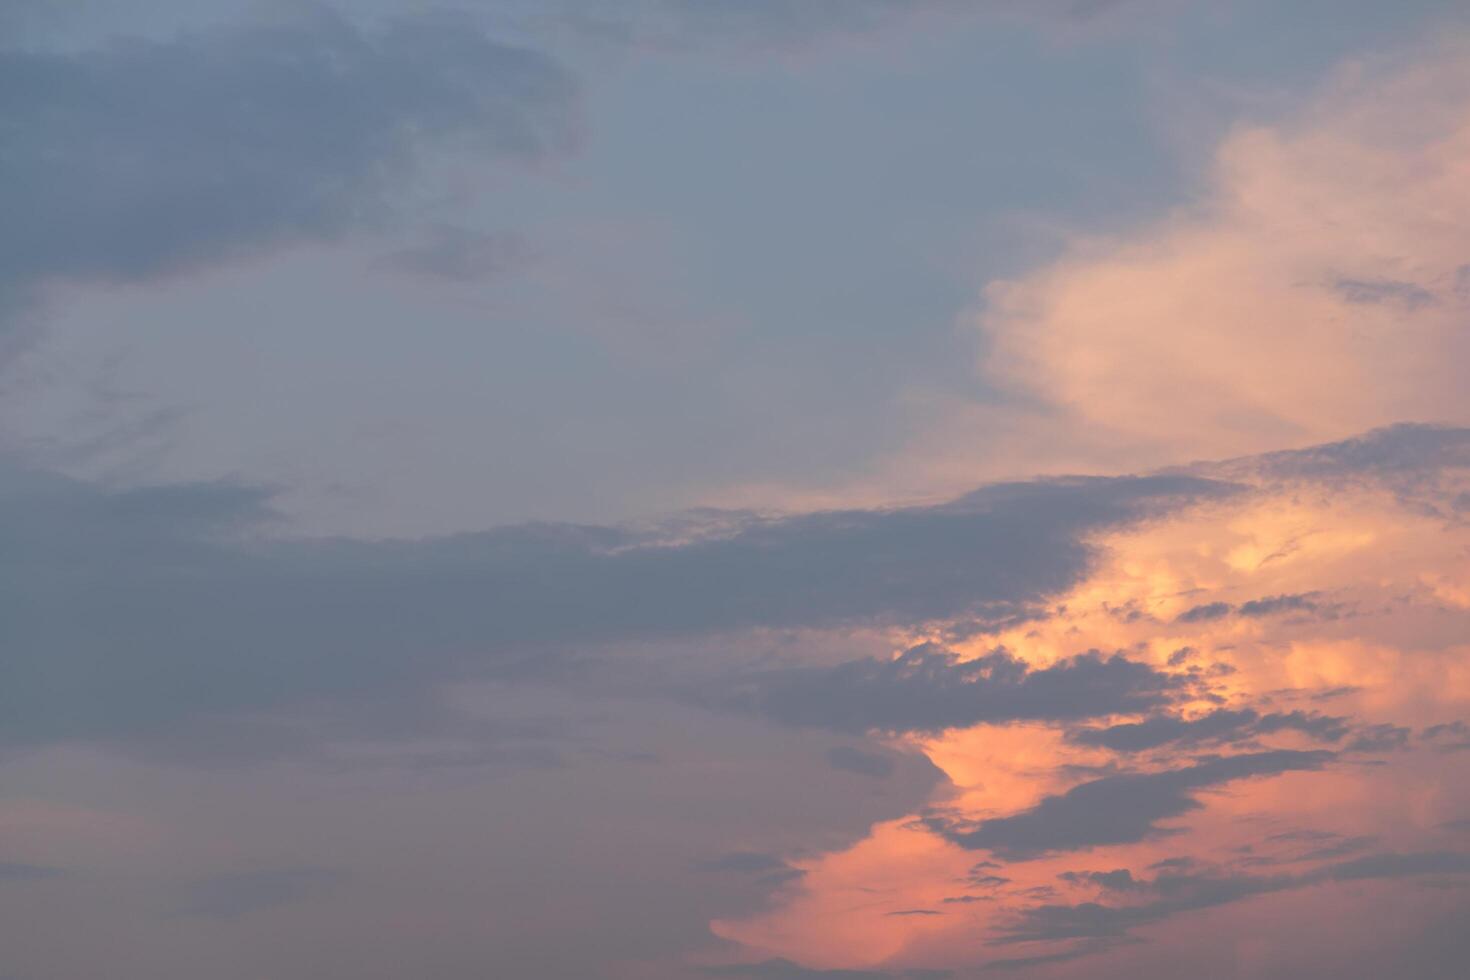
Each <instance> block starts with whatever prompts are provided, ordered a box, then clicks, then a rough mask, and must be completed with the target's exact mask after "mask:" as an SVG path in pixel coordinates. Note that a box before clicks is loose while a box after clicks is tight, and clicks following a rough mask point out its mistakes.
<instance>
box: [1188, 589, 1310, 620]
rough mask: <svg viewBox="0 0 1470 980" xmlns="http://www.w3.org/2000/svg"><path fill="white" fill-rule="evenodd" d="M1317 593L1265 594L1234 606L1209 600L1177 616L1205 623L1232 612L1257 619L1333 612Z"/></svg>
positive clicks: (1222, 617)
mask: <svg viewBox="0 0 1470 980" xmlns="http://www.w3.org/2000/svg"><path fill="white" fill-rule="evenodd" d="M1315 596H1316V593H1308V592H1302V593H1296V594H1292V595H1273V596H1265V597H1263V598H1260V599H1252V600H1250V601H1249V602H1242V603H1241V604H1240V605H1239V606H1233V605H1231V604H1230V603H1228V602H1209V603H1205V604H1203V605H1199V606H1192V607H1190V608H1189V609H1186V610H1185V611H1184V612H1182V613H1180V614H1179V615H1178V616H1177V617H1175V620H1174V621H1175V622H1178V623H1205V622H1210V621H1211V620H1216V619H1224V618H1225V617H1226V616H1229V615H1231V614H1232V613H1233V614H1235V615H1238V616H1245V617H1247V618H1248V619H1255V618H1259V617H1261V616H1274V615H1277V614H1278V613H1286V612H1305V613H1317V612H1326V613H1329V614H1330V613H1332V611H1333V610H1332V609H1330V608H1329V607H1324V606H1323V605H1322V604H1321V603H1319V602H1318V601H1317V600H1316V598H1315Z"/></svg>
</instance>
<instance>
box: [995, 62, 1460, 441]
mask: <svg viewBox="0 0 1470 980" xmlns="http://www.w3.org/2000/svg"><path fill="white" fill-rule="evenodd" d="M1466 51H1467V41H1466V39H1465V38H1464V37H1463V36H1455V35H1449V36H1444V37H1441V38H1440V39H1438V40H1436V41H1435V42H1434V43H1432V44H1429V45H1424V46H1420V47H1417V48H1406V49H1404V50H1401V51H1397V52H1393V53H1392V54H1381V55H1379V56H1376V57H1373V58H1364V59H1359V60H1357V61H1354V62H1352V63H1351V64H1349V65H1347V66H1345V67H1344V68H1343V69H1342V70H1341V71H1339V72H1338V73H1337V74H1336V75H1335V76H1334V77H1333V78H1332V79H1331V80H1330V82H1329V83H1328V84H1327V85H1325V86H1324V87H1323V89H1322V90H1321V91H1320V92H1319V93H1318V94H1317V95H1316V96H1315V97H1314V98H1313V99H1311V100H1309V101H1308V102H1307V104H1305V105H1303V106H1302V107H1301V108H1300V109H1299V110H1297V111H1296V112H1295V113H1293V114H1292V115H1291V116H1290V117H1289V118H1283V119H1281V120H1279V121H1276V122H1274V123H1272V124H1268V125H1267V124H1258V125H1239V126H1236V127H1235V128H1234V129H1233V130H1232V131H1231V132H1230V133H1229V135H1228V136H1227V137H1226V138H1225V139H1224V140H1223V142H1222V143H1221V144H1220V145H1219V147H1218V149H1217V151H1216V154H1215V159H1214V165H1213V169H1212V172H1211V174H1210V175H1209V180H1208V182H1207V189H1206V191H1205V192H1204V193H1202V194H1201V195H1200V196H1199V198H1198V199H1197V200H1195V201H1191V202H1190V203H1189V204H1188V205H1187V206H1184V207H1181V208H1179V209H1178V210H1177V211H1175V212H1174V213H1173V214H1171V215H1169V216H1168V217H1166V218H1165V219H1163V220H1161V221H1158V222H1156V223H1154V224H1151V225H1149V226H1147V227H1144V228H1141V229H1138V230H1136V231H1134V232H1132V233H1128V234H1124V235H1120V236H1117V237H1112V238H1095V239H1090V240H1089V239H1083V238H1080V237H1079V238H1078V239H1076V240H1075V241H1074V242H1073V244H1072V247H1071V248H1070V249H1069V251H1068V252H1067V254H1065V255H1064V257H1063V258H1061V259H1060V260H1058V261H1057V262H1055V263H1053V264H1051V265H1049V266H1046V267H1044V268H1042V269H1040V270H1037V271H1036V272H1034V273H1032V274H1030V275H1028V276H1026V277H1024V278H1020V279H1017V280H1014V281H1001V282H994V283H992V284H991V285H990V286H989V287H988V289H987V291H986V294H985V299H984V308H983V310H982V311H981V312H980V313H979V314H978V316H977V320H976V324H977V328H978V330H979V331H980V332H982V333H983V334H984V336H985V338H986V341H987V350H988V354H987V359H986V362H985V373H986V376H987V377H988V378H989V379H990V380H992V381H993V382H994V383H996V384H998V385H1000V386H1002V387H1004V388H1006V389H1007V390H1010V391H1012V392H1015V393H1016V394H1017V395H1018V398H1019V399H1021V400H1022V401H1025V402H1026V403H1027V404H1039V405H1044V406H1045V408H1044V409H1042V410H1038V411H1036V412H1035V413H1030V412H1029V411H1028V410H1027V409H1024V408H1019V407H1017V408H1015V409H1014V411H1015V412H1017V413H1018V414H1017V415H1016V416H1015V418H1017V419H1019V420H1020V421H1019V422H1018V426H1019V431H1023V432H1024V433H1025V438H1026V439H1027V440H1028V443H1027V444H1028V445H1040V446H1043V447H1045V449H1046V452H1048V453H1051V454H1053V456H1052V458H1053V459H1054V458H1055V454H1056V453H1058V452H1062V453H1065V454H1068V455H1067V456H1064V457H1063V458H1075V459H1087V460H1090V461H1091V460H1095V461H1097V462H1098V463H1099V464H1101V465H1107V464H1108V461H1110V460H1111V461H1113V465H1117V463H1116V461H1117V460H1119V459H1123V458H1127V459H1131V460H1133V461H1134V462H1133V465H1135V466H1137V465H1149V464H1150V463H1152V462H1155V461H1160V462H1162V461H1172V460H1174V459H1179V458H1181V457H1182V456H1183V455H1184V454H1195V455H1200V454H1209V455H1216V456H1219V455H1226V454H1230V453H1246V452H1259V451H1261V450H1264V449H1271V448H1277V447H1280V446H1284V445H1291V444H1300V443H1304V442H1311V441H1323V440H1327V439H1335V438H1341V437H1343V436H1345V435H1348V434H1351V433H1353V432H1357V431H1362V430H1365V429H1369V428H1372V427H1374V426H1382V425H1387V424H1390V423H1394V422H1398V421H1401V420H1404V419H1424V420H1438V421H1444V422H1452V423H1458V424H1463V423H1465V422H1466V421H1467V420H1470V393H1467V388H1466V386H1465V385H1464V383H1463V378H1462V377H1461V376H1460V375H1461V373H1462V372H1461V371H1460V369H1459V365H1461V364H1464V363H1465V362H1466V361H1467V360H1470V333H1467V332H1466V331H1465V330H1464V323H1465V319H1466V316H1467V314H1470V292H1467V291H1466V290H1465V289H1464V288H1463V284H1464V282H1465V274H1464V272H1463V270H1464V269H1465V267H1466V265H1467V263H1470V185H1467V182H1466V181H1465V180H1464V161H1465V159H1466V158H1467V154H1470V114H1467V112H1466V109H1467V107H1470V57H1467V56H1466ZM1020 403H1021V402H1020V401H1018V405H1019V404H1020ZM997 424H998V422H997V420H996V419H995V418H994V417H991V418H990V422H989V426H990V428H991V429H994V428H995V426H996V425H997ZM1053 465H1054V464H1053ZM1072 465H1077V464H1076V463H1073V464H1072Z"/></svg>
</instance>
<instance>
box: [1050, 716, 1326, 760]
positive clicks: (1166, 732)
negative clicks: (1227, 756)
mask: <svg viewBox="0 0 1470 980" xmlns="http://www.w3.org/2000/svg"><path fill="white" fill-rule="evenodd" d="M1288 730H1290V731H1298V732H1302V733H1304V734H1306V735H1310V736H1311V737H1312V738H1315V739H1318V740H1319V741H1323V742H1335V741H1337V740H1338V739H1341V738H1343V737H1344V736H1345V735H1347V733H1348V730H1349V726H1348V719H1346V718H1343V717H1338V716H1335V715H1321V714H1317V713H1315V712H1310V713H1309V712H1304V711H1290V712H1273V713H1270V714H1265V715H1262V714H1260V713H1259V712H1257V711H1254V710H1252V709H1250V708H1243V709H1240V710H1231V709H1228V708H1218V709H1216V710H1214V711H1211V712H1209V713H1208V714H1204V715H1201V716H1199V717H1198V718H1193V719H1188V720H1186V719H1184V718H1180V717H1178V716H1176V715H1156V716H1154V717H1152V718H1146V719H1144V720H1143V721H1139V722H1128V723H1126V724H1121V725H1110V726H1108V727H1106V728H1079V729H1076V730H1074V731H1072V732H1069V733H1068V735H1067V738H1068V740H1070V741H1072V742H1075V743H1077V744H1078V745H1090V746H1095V747H1098V748H1105V749H1112V750H1113V751H1115V752H1141V751H1145V750H1148V749H1156V748H1159V747H1160V746H1163V745H1169V744H1176V743H1177V744H1184V745H1198V744H1201V743H1210V742H1232V741H1241V740H1244V739H1248V738H1255V737H1256V736H1259V735H1268V734H1272V733H1274V732H1280V731H1288Z"/></svg>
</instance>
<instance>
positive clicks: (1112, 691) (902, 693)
mask: <svg viewBox="0 0 1470 980" xmlns="http://www.w3.org/2000/svg"><path fill="white" fill-rule="evenodd" d="M1179 684H1180V680H1179V679H1178V678H1177V677H1174V676H1172V675H1169V674H1163V673H1160V672H1158V671H1156V670H1154V669H1153V668H1152V667H1150V666H1148V665H1146V664H1142V663H1138V662H1136V661H1132V660H1128V659H1126V658H1125V657H1123V656H1121V655H1117V654H1114V655H1113V656H1103V655H1102V654H1100V653H1097V652H1096V651H1093V652H1089V653H1085V654H1081V655H1079V656H1076V657H1072V658H1071V659H1068V660H1063V661H1060V662H1059V663H1056V664H1054V665H1052V666H1050V667H1047V668H1045V669H1042V670H1033V669H1032V668H1031V667H1030V666H1029V665H1028V664H1027V663H1026V662H1025V661H1023V660H1020V659H1018V658H1016V657H1015V656H1013V655H1012V654H1011V653H1009V652H1008V651H1006V650H1004V649H998V650H995V651H993V652H992V653H989V654H987V655H985V656H983V657H979V658H976V659H974V660H968V661H961V660H960V659H959V658H958V657H957V656H956V655H955V654H953V653H950V652H948V651H946V650H944V649H942V648H939V647H936V646H933V645H932V644H924V645H922V646H917V647H914V648H913V649H911V650H907V651H905V652H904V653H903V654H902V655H901V656H899V657H896V658H894V659H892V660H877V659H864V660H853V661H848V662H847V663H842V664H837V665H836V666H832V667H793V668H788V669H783V670H772V671H766V672H764V673H761V674H758V675H754V676H749V677H744V678H739V679H736V680H734V681H732V682H731V689H730V690H727V691H722V692H720V693H719V694H717V695H716V696H714V697H712V698H711V699H710V700H711V701H712V703H716V704H722V705H724V706H727V707H732V708H737V709H740V710H743V711H748V712H751V713H753V714H759V715H763V716H765V717H768V718H772V719H774V720H776V721H780V722H783V723H786V724H791V725H803V726H810V727H815V728H827V729H832V730H834V731H842V732H865V731H869V730H872V729H878V730H886V731H938V730H941V729H945V728H957V727H964V726H968V725H974V724H978V723H980V722H1005V721H1018V720H1022V719H1054V720H1066V719H1075V718H1090V717H1096V716H1098V715H1107V714H1119V713H1126V712H1133V711H1139V710H1146V709H1147V708H1150V707H1152V706H1155V705H1158V704H1161V703H1163V702H1164V701H1166V700H1167V699H1168V695H1169V692H1171V691H1172V690H1173V689H1175V688H1176V687H1178V686H1179Z"/></svg>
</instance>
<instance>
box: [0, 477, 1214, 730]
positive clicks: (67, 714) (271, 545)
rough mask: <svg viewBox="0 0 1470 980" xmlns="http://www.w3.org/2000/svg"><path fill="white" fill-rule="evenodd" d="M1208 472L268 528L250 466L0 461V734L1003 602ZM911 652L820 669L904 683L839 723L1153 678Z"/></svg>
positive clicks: (1177, 496)
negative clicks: (690, 510) (517, 520)
mask: <svg viewBox="0 0 1470 980" xmlns="http://www.w3.org/2000/svg"><path fill="white" fill-rule="evenodd" d="M1228 492H1231V488H1230V487H1229V486H1227V485H1222V484H1218V483H1213V482H1208V481H1201V480H1197V479H1192V478H1184V477H1161V478H1139V479H1117V480H1112V479H1109V480H1075V481H1051V482H1039V483H1034V484H1013V485H1005V486H998V487H991V488H987V489H985V490H983V491H980V492H977V493H975V494H971V495H969V496H967V497H965V498H962V499H961V500H959V501H956V502H954V503H951V504H946V505H942V506H937V507H921V508H908V509H899V510H876V511H846V512H829V513H816V514H807V515H802V516H798V517H788V518H772V519H765V518H754V517H743V518H735V519H732V520H729V521H724V522H721V523H720V524H719V527H718V528H717V529H716V530H715V531H712V532H711V533H710V534H708V535H699V534H693V535H692V536H691V532H690V531H689V530H688V529H687V528H684V529H681V535H682V536H681V537H680V538H678V539H677V540H673V541H670V540H668V539H666V538H665V537H663V536H660V535H659V534H656V533H655V534H651V535H650V534H646V533H640V532H635V531H631V530H627V529H622V528H613V527H594V526H573V525H528V526H520V527H508V528H502V529H498V530H494V531H489V532H485V533H480V534H466V535H457V536H452V537H446V538H436V539H424V540H419V541H389V542H352V541H320V540H315V541H299V540H298V541H286V540H274V539H270V538H268V537H264V536H263V535H262V533H261V532H262V531H264V530H266V529H268V528H269V515H270V511H269V504H270V496H269V494H268V493H265V492H263V491H260V490H257V489H252V488H248V487H241V486H236V485H231V484H224V483H217V484H195V485H186V486H173V487H160V488H145V489H135V490H123V491H110V490H105V489H102V488H99V487H97V486H95V485H91V484H87V483H82V482H78V481H74V480H68V479H65V478H62V477H59V476H55V475H51V474H45V473H37V472H33V471H27V470H23V469H17V468H14V467H0V542H3V544H4V552H3V554H4V556H5V557H4V559H3V561H0V584H3V586H4V591H3V593H0V641H3V642H0V651H3V652H0V661H3V667H4V670H5V675H6V678H7V683H6V684H5V685H4V687H3V689H0V742H3V743H8V744H12V745H15V744H27V743H30V744H36V743H42V742H48V741H55V740H60V739H76V738H83V739H114V738H122V737H145V736H148V737H155V736H156V737H170V733H178V732H180V731H182V730H183V729H184V728H185V727H186V724H187V723H188V722H189V721H190V720H191V719H192V720H196V721H197V720H199V719H208V718H212V717H215V718H217V717H221V716H231V715H242V714H249V713H260V712H263V711H269V710H272V709H275V708H278V707H280V706H282V705H288V704H292V703H295V704H313V703H314V704H320V703H321V702H322V701H323V700H341V699H348V700H359V701H366V702H374V701H378V702H381V701H382V700H383V699H385V698H390V697H391V698H404V697H414V696H417V695H418V694H420V693H422V692H423V691H424V690H425V689H426V688H427V687H429V686H431V685H435V684H439V683H445V682H449V681H452V680H455V679H459V678H466V677H476V676H483V675H485V674H486V673H487V672H491V671H495V670H499V671H506V670H509V669H510V666H511V665H512V664H514V663H516V662H518V661H520V660H522V659H523V658H527V657H531V658H533V659H532V660H531V661H530V662H531V663H535V662H538V661H537V660H536V659H535V658H537V657H540V656H541V655H544V654H547V653H551V652H555V651H557V650H564V649H569V648H572V647H574V646H585V645H588V644H594V645H595V644H603V643H610V642H616V641H620V640H630V639H656V638H660V637H678V636H690V635H695V634H709V633H719V632H722V631H730V630H738V629H745V628H750V627H827V626H836V625H842V624H859V623H884V622H918V621H924V620H928V619H932V618H940V617H948V616H954V615H958V614H963V613H964V612H966V610H968V609H970V608H971V607H972V606H986V607H991V606H993V605H994V604H996V603H1003V604H1013V605H1026V604H1030V603H1033V602H1035V601H1037V600H1039V599H1041V598H1043V597H1045V596H1047V595H1050V594H1053V593H1055V592H1058V591H1060V590H1062V589H1064V588H1066V587H1067V586H1069V585H1070V584H1071V583H1073V582H1075V581H1077V580H1078V578H1079V577H1080V576H1082V575H1084V574H1085V573H1086V571H1087V569H1088V567H1089V564H1090V561H1091V558H1092V552H1091V550H1090V549H1089V547H1088V546H1087V545H1086V544H1085V543H1084V540H1083V539H1084V537H1085V535H1086V534H1087V533H1089V532H1091V531H1092V530H1094V529H1096V528H1099V527H1104V526H1109V525H1113V524H1117V523H1121V522H1125V521H1129V520H1136V519H1139V518H1142V517H1145V516H1148V515H1150V514H1154V513H1161V512H1164V511H1167V510H1169V509H1171V508H1175V507H1179V506H1182V505H1184V504H1186V503H1188V502H1190V501H1193V500H1196V499H1199V498H1201V497H1204V496H1218V495H1220V494H1223V493H1228ZM918 666H919V667H920V669H919V670H918V672H917V674H914V675H913V676H907V677H899V676H895V677H893V678H891V679H892V680H894V681H895V682H897V687H896V689H894V690H891V691H888V692H887V693H884V692H883V691H882V690H879V688H882V687H883V684H882V682H883V680H884V679H885V678H884V677H883V676H882V675H883V672H884V671H885V670H901V668H895V667H889V668H884V667H881V666H878V665H874V666H867V665H864V664H862V663H858V664H855V665H850V666H848V667H847V668H845V673H842V674H841V676H842V677H844V678H847V679H848V680H850V681H851V682H852V686H851V688H850V690H849V692H848V693H849V694H851V695H855V696H856V695H861V694H862V692H863V691H864V689H865V685H867V686H870V687H871V686H872V684H870V682H873V683H875V684H876V685H877V686H876V687H874V688H873V690H872V692H871V693H872V694H873V696H874V697H875V698H877V699H878V700H880V701H881V700H883V699H884V698H885V697H888V696H890V695H898V696H901V695H903V694H904V692H906V691H909V692H915V693H917V694H919V695H920V701H919V702H911V703H895V704H892V705H889V706H887V707H885V706H883V705H878V706H877V707H876V710H877V712H878V713H877V714H874V715H872V716H871V717H868V718H866V719H863V718H859V717H858V716H857V715H852V714H849V715H848V716H846V717H847V720H845V721H842V722H841V724H842V725H845V726H846V727H848V728H856V727H859V724H860V723H861V726H862V727H866V726H867V725H882V724H890V723H891V724H901V725H924V726H934V725H943V724H947V723H950V720H951V719H958V720H963V718H964V717H966V716H967V714H968V716H975V711H976V710H983V711H988V712H991V713H999V714H1001V715H1002V716H1004V715H1005V714H1007V713H1008V712H1009V714H1010V715H1011V716H1013V717H1019V716H1024V715H1017V714H1016V711H1017V710H1019V711H1022V712H1028V713H1031V714H1038V713H1039V714H1045V715H1047V716H1061V717H1083V716H1086V715H1088V714H1089V713H1092V712H1093V710H1094V708H1093V707H1092V704H1091V699H1093V698H1100V699H1101V702H1100V703H1102V704H1103V705H1104V706H1108V705H1113V706H1126V707H1128V708H1140V707H1147V706H1149V705H1151V704H1153V703H1155V702H1156V701H1157V693H1156V692H1158V691H1159V690H1161V689H1162V686H1163V682H1162V680H1161V679H1160V678H1158V677H1155V676H1154V675H1153V674H1152V672H1150V671H1149V670H1148V668H1145V667H1141V666H1139V665H1133V664H1129V663H1127V662H1126V661H1122V660H1119V659H1116V658H1102V657H1089V658H1082V659H1080V660H1077V661H1074V662H1071V663H1069V664H1067V665H1065V666H1060V667H1057V668H1054V669H1052V670H1050V671H1042V672H1035V673H1031V672H1027V671H1025V669H1024V668H1023V667H1020V666H1019V665H1018V664H1015V663H1014V662H1010V661H1008V660H1007V659H1006V658H996V659H991V660H989V661H986V662H985V663H984V664H981V665H978V666H971V667H960V666H957V665H953V664H950V663H949V662H948V661H947V660H945V659H944V658H943V657H937V656H926V657H924V658H922V663H921V664H919V665H918ZM982 670H983V671H986V672H989V673H992V674H994V675H995V679H996V682H997V694H998V693H1000V692H1006V693H1008V694H1009V695H1014V696H1016V697H1019V698H1021V700H1020V701H1018V702H1017V704H1018V705H1019V706H1020V707H1019V708H1015V709H1012V708H1007V707H1006V705H1005V704H1004V703H1003V701H1002V699H1000V698H999V697H998V696H997V695H996V694H992V695H988V696H986V700H985V702H984V707H983V709H976V708H975V707H974V706H973V705H972V706H970V707H966V705H967V704H969V702H967V701H966V697H967V695H971V696H973V695H974V694H976V693H979V692H981V691H983V690H985V688H984V687H983V686H968V687H954V688H953V690H951V691H950V692H949V693H947V694H946V693H944V691H943V689H944V688H945V687H946V686H953V685H952V683H951V682H954V681H966V679H967V678H968V680H975V679H978V674H975V672H977V671H982ZM1018 671H1019V672H1018ZM972 674H975V676H970V675H972ZM802 676H803V675H800V674H797V675H792V676H790V677H787V678H784V679H782V680H783V682H784V683H786V684H787V685H788V687H789V685H790V684H791V683H796V684H798V686H799V685H800V683H801V682H802ZM874 677H876V678H877V680H876V681H873V678H874ZM778 679H779V678H778ZM926 685H928V687H927V688H926ZM890 686H892V685H890ZM926 689H927V690H928V692H929V693H930V694H933V695H936V696H939V697H941V698H947V699H948V700H947V701H946V702H944V703H943V704H940V705H938V706H937V707H939V709H940V711H941V714H939V715H932V716H929V717H927V718H925V717H920V716H919V715H917V714H914V713H913V712H915V711H922V710H927V709H926V708H925V706H924V704H923V703H922V698H923V696H927V695H925V694H924V691H925V690H926ZM773 697H774V698H775V700H774V701H773V702H771V703H773V704H775V705H778V708H777V709H776V710H778V711H779V710H781V709H780V708H779V705H783V704H785V705H792V706H795V707H793V708H791V709H790V710H791V711H798V710H799V709H800V706H801V705H802V703H803V698H804V695H802V694H801V692H800V691H799V690H792V691H791V692H790V693H789V695H787V696H784V697H783V696H781V695H780V694H779V692H776V693H774V694H773ZM933 706H935V705H931V707H933ZM810 707H811V709H812V710H815V711H816V712H817V715H816V716H813V718H812V720H813V721H814V722H815V723H823V721H824V719H823V718H822V717H821V716H820V715H821V712H822V711H828V712H829V713H830V712H837V713H838V714H840V713H841V712H843V711H850V710H854V709H855V708H856V707H857V706H853V705H848V706H846V707H844V706H843V705H842V704H835V703H834V704H830V705H829V706H828V707H826V708H823V707H822V706H821V705H820V703H817V702H813V703H812V704H811V705H810ZM1115 710H1116V709H1115ZM946 711H947V712H948V714H945V713H944V712H946ZM884 712H886V714H885V713H884ZM837 717H838V715H837V714H832V715H830V717H829V718H828V719H826V720H828V721H831V720H835V719H837ZM797 720H799V719H797Z"/></svg>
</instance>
